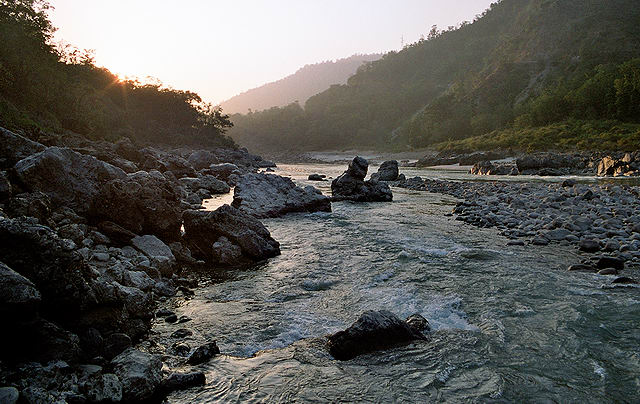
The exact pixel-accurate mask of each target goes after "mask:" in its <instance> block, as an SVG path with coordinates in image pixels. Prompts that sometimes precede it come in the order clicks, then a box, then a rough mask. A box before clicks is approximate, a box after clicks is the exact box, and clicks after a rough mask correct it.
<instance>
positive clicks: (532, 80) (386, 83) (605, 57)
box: [231, 0, 640, 150]
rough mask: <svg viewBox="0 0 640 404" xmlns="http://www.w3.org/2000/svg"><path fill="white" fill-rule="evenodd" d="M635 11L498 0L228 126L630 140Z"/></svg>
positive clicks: (256, 132)
mask: <svg viewBox="0 0 640 404" xmlns="http://www.w3.org/2000/svg"><path fill="white" fill-rule="evenodd" d="M638 21H640V7H638V1H637V0H503V1H500V2H497V3H494V4H492V6H491V7H490V9H489V10H487V11H486V12H485V13H483V15H482V16H479V17H478V18H477V19H476V20H475V21H474V22H472V23H462V24H461V25H459V26H458V27H452V28H449V29H447V30H444V31H442V30H438V29H433V30H432V31H431V32H430V33H429V34H428V36H427V38H426V39H425V40H421V41H419V42H417V43H414V44H412V45H409V46H407V47H406V48H405V49H404V50H402V51H400V52H390V53H388V54H386V55H385V56H384V57H383V58H382V59H381V60H379V61H376V62H372V63H368V64H366V65H364V66H363V67H361V68H360V69H359V70H358V72H357V73H356V74H355V75H354V76H352V77H351V78H349V80H348V82H347V84H345V85H339V86H332V87H331V88H329V89H328V90H327V91H324V92H323V93H321V94H318V95H316V96H314V97H311V98H310V99H309V100H308V101H307V102H306V104H305V105H304V108H302V107H300V106H299V105H296V104H292V105H289V106H287V107H284V108H275V109H270V110H267V111H263V112H260V113H253V114H248V115H234V116H232V121H233V122H234V123H235V124H236V128H235V129H234V130H233V131H232V133H231V135H232V137H234V139H236V140H237V141H239V142H240V143H242V144H245V145H247V146H248V147H253V148H256V149H259V148H265V149H268V148H278V149H283V148H285V149H299V150H302V149H336V148H347V147H378V148H383V147H396V148H399V147H405V146H412V147H425V146H430V145H433V144H436V143H440V145H442V142H448V143H449V144H450V145H455V146H459V147H467V146H468V147H471V145H473V147H482V146H483V144H485V145H486V144H490V145H491V146H492V147H496V146H500V147H516V148H518V147H519V148H528V149H540V148H571V147H580V148H611V149H622V148H635V147H638V146H640V129H639V128H640V125H638V124H639V123H640V59H638V58H640V24H638ZM470 137H473V139H474V141H473V142H472V141H467V140H464V141H460V140H461V139H467V138H470ZM496 139H500V142H497V141H496Z"/></svg>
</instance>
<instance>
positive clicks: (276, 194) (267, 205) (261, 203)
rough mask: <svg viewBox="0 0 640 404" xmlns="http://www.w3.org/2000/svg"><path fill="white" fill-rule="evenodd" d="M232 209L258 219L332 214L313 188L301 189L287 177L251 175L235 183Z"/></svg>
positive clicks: (326, 203) (325, 200)
mask: <svg viewBox="0 0 640 404" xmlns="http://www.w3.org/2000/svg"><path fill="white" fill-rule="evenodd" d="M231 205H232V206H233V207H235V208H237V209H238V210H241V211H242V212H245V213H248V214H250V215H252V216H255V217H258V218H266V217H278V216H282V215H284V214H287V213H293V212H331V200H330V199H329V198H328V197H326V196H324V195H322V192H320V191H319V190H318V189H316V188H314V187H312V186H310V185H309V186H306V187H304V188H301V187H299V186H297V185H296V184H295V183H294V182H293V181H292V180H291V179H290V178H285V177H281V176H279V175H274V174H263V173H255V174H254V173H250V174H245V175H243V176H242V177H240V179H239V180H238V182H237V184H236V187H235V189H234V193H233V203H232V204H231Z"/></svg>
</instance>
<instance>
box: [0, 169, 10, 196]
mask: <svg viewBox="0 0 640 404" xmlns="http://www.w3.org/2000/svg"><path fill="white" fill-rule="evenodd" d="M11 192H12V187H11V183H10V182H9V177H8V176H7V172H6V171H0V201H4V200H5V199H7V198H9V197H10V196H11Z"/></svg>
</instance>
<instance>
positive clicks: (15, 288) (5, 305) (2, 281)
mask: <svg viewBox="0 0 640 404" xmlns="http://www.w3.org/2000/svg"><path fill="white" fill-rule="evenodd" d="M41 299H42V297H41V296H40V292H39V291H38V289H36V286H35V285H34V284H33V282H31V281H30V280H29V279H27V278H25V277H24V276H22V275H20V274H19V273H17V272H16V271H14V270H13V269H11V268H9V267H8V266H6V265H5V264H4V263H2V262H0V316H1V317H2V319H3V321H4V322H5V323H6V321H7V319H8V318H15V319H18V320H24V319H25V318H27V319H28V318H32V317H34V316H35V314H36V311H37V309H38V306H39V305H40V301H41Z"/></svg>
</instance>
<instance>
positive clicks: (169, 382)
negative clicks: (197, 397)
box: [162, 372, 207, 393]
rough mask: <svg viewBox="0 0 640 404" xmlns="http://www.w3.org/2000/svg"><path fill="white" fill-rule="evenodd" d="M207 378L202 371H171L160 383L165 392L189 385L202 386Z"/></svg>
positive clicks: (188, 386)
mask: <svg viewBox="0 0 640 404" xmlns="http://www.w3.org/2000/svg"><path fill="white" fill-rule="evenodd" d="M206 382H207V379H206V377H205V375H204V373H202V372H191V373H172V374H170V375H169V377H167V379H166V380H165V381H164V382H163V383H162V387H163V389H164V392H165V393H170V392H172V391H176V390H184V389H188V388H190V387H196V386H204V385H205V383H206Z"/></svg>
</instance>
